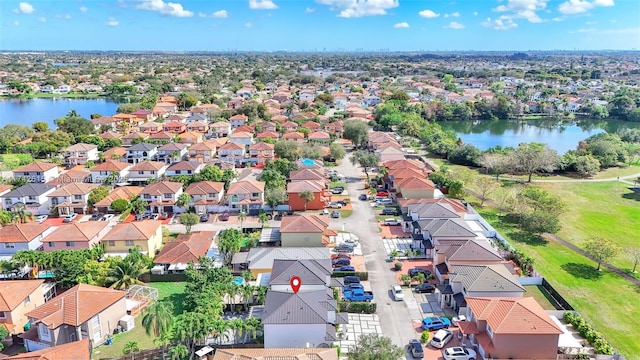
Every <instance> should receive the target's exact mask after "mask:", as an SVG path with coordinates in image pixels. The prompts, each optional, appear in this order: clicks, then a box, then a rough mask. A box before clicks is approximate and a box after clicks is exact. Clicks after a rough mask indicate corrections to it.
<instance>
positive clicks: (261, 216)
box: [258, 211, 269, 229]
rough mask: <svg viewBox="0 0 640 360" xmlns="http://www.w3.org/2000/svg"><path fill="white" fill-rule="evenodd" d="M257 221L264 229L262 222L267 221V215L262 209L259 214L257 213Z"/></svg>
mask: <svg viewBox="0 0 640 360" xmlns="http://www.w3.org/2000/svg"><path fill="white" fill-rule="evenodd" d="M258 221H260V224H261V225H262V228H263V229H264V224H265V223H266V222H267V221H269V217H268V216H267V214H266V213H265V212H264V211H261V212H260V214H258Z"/></svg>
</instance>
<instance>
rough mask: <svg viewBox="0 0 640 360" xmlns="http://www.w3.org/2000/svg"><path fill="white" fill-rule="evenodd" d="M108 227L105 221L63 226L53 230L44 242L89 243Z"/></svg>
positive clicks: (74, 223)
mask: <svg viewBox="0 0 640 360" xmlns="http://www.w3.org/2000/svg"><path fill="white" fill-rule="evenodd" d="M108 225H109V223H108V222H107V221H85V222H73V223H70V224H64V225H61V226H60V227H58V228H57V229H55V230H54V231H53V232H52V233H51V234H49V235H47V237H46V238H45V241H47V242H63V241H78V242H84V241H90V240H91V239H93V238H94V237H95V236H96V235H98V233H100V231H102V230H104V229H105V228H106V227H107V226H108Z"/></svg>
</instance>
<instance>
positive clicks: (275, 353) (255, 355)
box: [56, 347, 338, 360]
mask: <svg viewBox="0 0 640 360" xmlns="http://www.w3.org/2000/svg"><path fill="white" fill-rule="evenodd" d="M276 358H277V359H278V360H300V359H313V360H338V350H337V349H336V348H307V347H300V348H273V349H263V348H250V349H220V348H218V349H216V352H215V355H214V356H213V360H240V359H242V360H270V359H276ZM56 360H57V359H56Z"/></svg>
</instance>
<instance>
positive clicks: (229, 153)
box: [218, 142, 246, 165]
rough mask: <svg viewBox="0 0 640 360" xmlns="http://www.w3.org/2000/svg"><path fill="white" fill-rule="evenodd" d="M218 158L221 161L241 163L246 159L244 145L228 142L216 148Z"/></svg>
mask: <svg viewBox="0 0 640 360" xmlns="http://www.w3.org/2000/svg"><path fill="white" fill-rule="evenodd" d="M218 159H220V161H222V162H226V163H231V164H235V165H241V164H242V163H244V162H245V161H246V158H245V145H244V144H239V143H236V142H228V143H226V144H224V145H222V146H220V148H218Z"/></svg>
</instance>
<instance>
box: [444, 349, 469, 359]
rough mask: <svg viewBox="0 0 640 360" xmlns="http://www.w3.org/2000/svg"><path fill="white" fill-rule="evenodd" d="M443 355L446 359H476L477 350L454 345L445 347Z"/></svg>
mask: <svg viewBox="0 0 640 360" xmlns="http://www.w3.org/2000/svg"><path fill="white" fill-rule="evenodd" d="M442 356H443V357H444V360H475V359H476V352H475V351H473V350H472V349H467V348H465V347H462V346H454V347H450V348H446V349H444V351H443V352H442Z"/></svg>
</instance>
